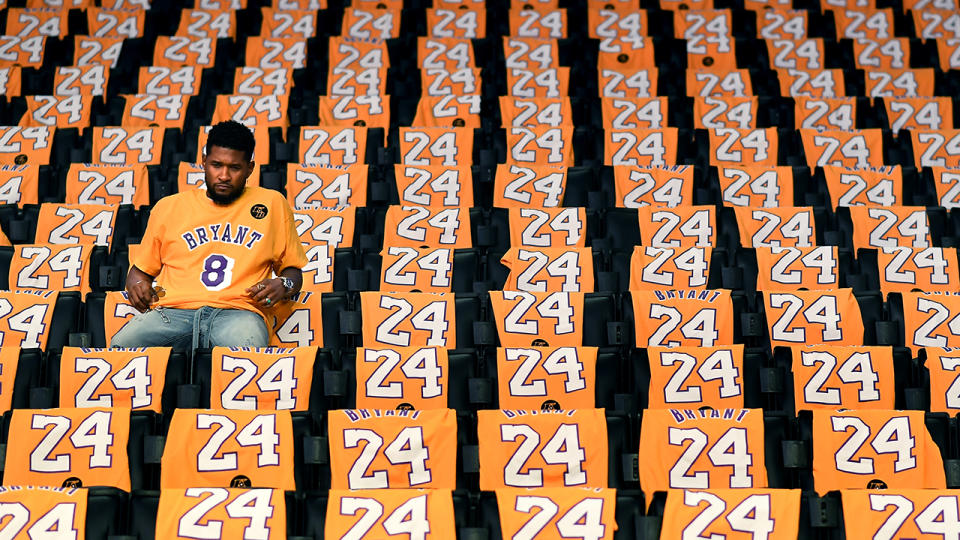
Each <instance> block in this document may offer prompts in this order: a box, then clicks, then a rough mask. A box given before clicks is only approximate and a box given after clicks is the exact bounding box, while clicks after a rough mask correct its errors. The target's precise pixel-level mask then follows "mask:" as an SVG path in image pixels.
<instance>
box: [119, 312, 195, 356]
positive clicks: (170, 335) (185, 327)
mask: <svg viewBox="0 0 960 540" xmlns="http://www.w3.org/2000/svg"><path fill="white" fill-rule="evenodd" d="M172 316H174V314H173V313H167V314H160V313H159V312H158V311H156V310H153V311H147V312H145V313H139V314H137V315H135V316H134V317H133V318H132V319H130V320H129V321H127V324H125V325H123V327H121V328H120V330H118V331H117V333H116V334H114V336H113V337H112V338H111V339H110V346H111V347H124V348H129V347H168V346H172V347H179V348H189V346H190V342H191V340H192V335H193V334H192V332H191V331H190V329H191V325H190V324H188V323H187V322H186V321H181V320H179V318H176V317H174V318H176V320H172V319H171V317H172Z"/></svg>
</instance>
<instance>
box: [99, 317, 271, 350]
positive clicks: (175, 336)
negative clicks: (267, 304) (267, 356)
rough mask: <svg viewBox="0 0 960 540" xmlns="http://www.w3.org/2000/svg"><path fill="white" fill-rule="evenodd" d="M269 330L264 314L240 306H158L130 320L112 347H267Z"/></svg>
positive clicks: (115, 338)
mask: <svg viewBox="0 0 960 540" xmlns="http://www.w3.org/2000/svg"><path fill="white" fill-rule="evenodd" d="M269 344H270V333H269V332H268V331H267V325H266V324H264V322H263V317H261V316H260V315H258V314H257V313H254V312H252V311H246V310H243V309H220V308H212V307H208V306H205V307H202V308H199V309H175V308H164V307H159V308H155V309H151V310H150V311H147V312H146V313H140V314H138V315H136V316H135V317H134V318H132V319H130V320H129V321H128V322H127V324H126V325H124V326H123V328H121V329H120V330H119V331H118V332H117V333H116V335H114V336H113V339H111V340H110V346H111V347H173V348H175V349H188V350H192V349H196V348H197V347H203V348H209V347H266V346H267V345H269Z"/></svg>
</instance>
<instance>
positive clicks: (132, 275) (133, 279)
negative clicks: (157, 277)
mask: <svg viewBox="0 0 960 540" xmlns="http://www.w3.org/2000/svg"><path fill="white" fill-rule="evenodd" d="M153 278H154V276H151V275H150V274H148V273H146V272H144V271H143V270H141V269H139V268H137V267H136V266H134V265H132V264H131V265H130V271H129V272H127V285H128V286H129V285H131V284H135V283H137V282H138V281H145V282H147V283H149V284H150V285H151V286H152V285H153Z"/></svg>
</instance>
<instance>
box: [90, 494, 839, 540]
mask: <svg viewBox="0 0 960 540" xmlns="http://www.w3.org/2000/svg"><path fill="white" fill-rule="evenodd" d="M215 493H219V492H215ZM541 493H542V492H541ZM677 493H682V492H679V491H678V492H677ZM204 494H206V493H204ZM543 494H544V495H549V494H550V493H549V492H547V493H543ZM161 495H163V496H165V497H170V498H171V499H172V501H171V502H170V503H169V504H175V503H174V502H173V501H176V500H177V499H178V498H180V497H183V492H180V493H176V492H174V491H169V492H164V493H161V492H160V491H145V490H134V491H132V492H130V493H127V492H124V491H121V490H118V489H115V488H105V487H97V488H90V489H88V490H87V492H86V502H87V507H86V508H87V511H86V515H85V516H83V515H82V514H81V516H80V519H83V518H84V517H85V519H84V520H83V521H84V525H85V532H86V538H108V537H109V538H115V539H117V540H127V539H131V540H132V539H133V538H138V539H140V540H151V539H153V538H157V536H156V531H157V529H156V525H157V515H158V510H159V507H160V497H161ZM364 495H366V496H372V497H375V496H376V495H375V494H373V493H364ZM665 495H666V494H664V493H658V494H657V496H656V497H655V498H654V499H653V500H652V501H649V505H648V504H647V502H648V501H646V500H645V499H644V496H643V493H642V492H640V491H638V490H624V489H621V490H617V491H616V493H615V495H614V496H613V498H614V499H615V515H614V516H612V517H615V521H616V531H615V532H613V531H610V532H611V533H612V534H611V537H612V538H614V539H616V540H621V539H623V540H626V539H635V540H655V539H657V538H660V531H661V527H662V525H666V524H664V523H663V520H664V510H665V505H666V498H667V497H666V496H665ZM343 496H345V494H344V493H342V492H337V493H333V494H328V493H327V492H306V491H301V490H298V491H287V492H282V493H280V494H279V497H278V498H279V500H277V501H276V502H273V501H272V503H273V504H274V508H275V510H274V511H275V513H274V514H273V515H272V516H271V517H272V518H273V520H276V519H279V518H280V517H281V516H282V517H284V518H285V524H286V538H288V539H290V540H306V539H319V538H326V537H329V536H328V532H329V531H330V530H329V529H327V528H326V527H327V521H328V519H329V520H332V519H334V518H331V517H330V516H331V515H333V516H337V515H338V514H339V512H338V508H337V507H336V506H331V505H333V504H336V503H337V502H338V501H339V500H340V497H343ZM434 496H440V497H446V496H447V495H446V494H441V493H437V494H436V495H434ZM450 498H451V500H452V505H451V507H450V510H451V511H452V515H451V516H449V518H450V519H451V520H454V521H455V523H456V525H455V527H456V535H457V538H460V539H462V540H484V539H491V540H496V539H499V538H502V537H507V536H509V532H512V530H510V531H508V530H507V529H506V527H509V525H507V524H504V523H502V522H501V515H500V511H499V507H498V501H497V497H496V494H495V493H494V492H470V491H467V490H455V491H453V492H452V493H451V494H450ZM798 499H799V500H798V503H799V504H798V507H797V509H796V514H790V513H788V514H787V515H788V516H789V519H790V520H791V521H793V522H794V523H795V525H796V527H797V529H798V535H799V536H798V537H799V538H818V539H824V540H834V539H837V540H839V539H841V538H844V537H845V536H844V529H845V526H846V523H845V521H844V518H845V517H846V518H847V519H851V516H850V515H849V514H845V512H844V509H843V506H842V502H841V499H840V494H839V493H830V494H828V495H825V496H822V497H821V496H818V495H817V494H816V493H814V492H812V491H804V492H802V494H801V495H800V497H799V498H798ZM402 500H405V499H401V501H402ZM391 502H392V503H393V505H398V504H399V503H397V502H394V501H391ZM220 504H223V503H220ZM393 505H388V506H387V509H390V508H393ZM218 506H219V505H218ZM648 506H649V508H648ZM190 507H192V505H188V506H187V508H190ZM278 508H282V509H283V512H280V511H279V510H278ZM208 512H209V511H208ZM333 512H336V514H334V513H333ZM431 517H434V518H435V519H438V523H437V524H436V525H434V523H431V525H432V526H434V527H436V528H437V529H439V530H445V528H444V527H446V526H447V521H446V520H447V516H446V515H445V513H443V512H441V513H440V516H439V517H437V516H431ZM244 522H246V521H244ZM271 523H276V521H272V520H271ZM351 524H352V522H351V523H347V526H349V525H351ZM340 526H344V525H343V524H342V523H341V524H340ZM502 527H504V528H502ZM514 527H516V525H514ZM607 527H610V528H612V526H611V525H609V524H608V525H607ZM78 528H79V525H78ZM345 528H346V527H345ZM847 530H851V529H847ZM337 532H339V533H340V534H343V532H344V531H337ZM847 537H849V536H847Z"/></svg>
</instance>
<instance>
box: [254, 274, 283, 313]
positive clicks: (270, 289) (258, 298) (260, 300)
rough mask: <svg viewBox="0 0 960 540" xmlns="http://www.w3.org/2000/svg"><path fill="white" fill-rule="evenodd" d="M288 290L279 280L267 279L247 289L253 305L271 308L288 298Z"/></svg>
mask: <svg viewBox="0 0 960 540" xmlns="http://www.w3.org/2000/svg"><path fill="white" fill-rule="evenodd" d="M286 294H287V290H286V289H285V288H284V287H283V283H282V282H281V281H280V280H279V279H276V278H274V279H265V280H263V281H261V282H259V283H257V284H256V285H253V286H252V287H248V288H247V295H248V296H249V297H250V299H251V300H253V303H254V304H256V305H258V306H261V307H264V308H269V307H272V306H274V305H276V304H277V303H278V302H280V301H281V300H283V298H284V296H286Z"/></svg>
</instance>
